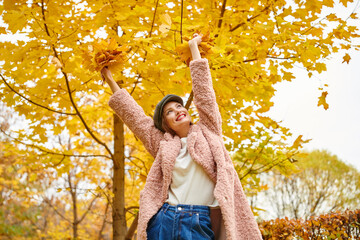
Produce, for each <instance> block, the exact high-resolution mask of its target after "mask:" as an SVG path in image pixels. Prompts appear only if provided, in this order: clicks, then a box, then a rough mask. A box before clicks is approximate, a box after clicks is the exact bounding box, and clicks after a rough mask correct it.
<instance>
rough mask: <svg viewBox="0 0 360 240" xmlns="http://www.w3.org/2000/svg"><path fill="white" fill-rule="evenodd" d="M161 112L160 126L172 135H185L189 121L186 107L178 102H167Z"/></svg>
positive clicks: (188, 127)
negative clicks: (161, 121) (161, 120)
mask: <svg viewBox="0 0 360 240" xmlns="http://www.w3.org/2000/svg"><path fill="white" fill-rule="evenodd" d="M163 113H164V114H163V117H162V119H163V123H162V126H163V127H164V129H165V131H167V132H170V133H173V135H175V134H177V135H178V136H179V137H180V138H182V137H186V136H187V133H188V132H189V129H190V123H191V118H190V115H189V112H188V111H187V109H186V108H185V107H184V106H183V105H182V104H180V103H178V102H168V103H166V105H165V107H164V111H163ZM174 133H175V134H174Z"/></svg>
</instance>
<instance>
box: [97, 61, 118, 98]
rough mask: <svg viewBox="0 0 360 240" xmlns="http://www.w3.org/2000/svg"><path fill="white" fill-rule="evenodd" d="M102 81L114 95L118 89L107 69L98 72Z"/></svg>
mask: <svg viewBox="0 0 360 240" xmlns="http://www.w3.org/2000/svg"><path fill="white" fill-rule="evenodd" d="M100 73H101V77H102V79H103V80H104V81H105V82H107V84H109V86H110V88H111V90H112V91H113V92H114V93H115V92H116V91H118V90H119V89H120V87H119V85H118V84H117V83H116V82H115V81H114V79H113V77H112V74H111V71H110V69H109V68H107V67H104V68H103V69H101V71H100Z"/></svg>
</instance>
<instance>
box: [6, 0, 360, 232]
mask: <svg viewBox="0 0 360 240" xmlns="http://www.w3.org/2000/svg"><path fill="white" fill-rule="evenodd" d="M290 7H291V8H290ZM290 9H291V10H290ZM1 11H2V15H1V17H2V24H1V35H0V39H1V45H2V47H1V52H0V56H1V59H0V61H1V64H2V69H1V78H2V82H1V85H0V87H1V88H0V93H1V100H2V105H1V109H2V113H1V118H0V119H1V130H2V135H1V138H0V139H1V155H0V157H1V174H2V175H1V198H2V199H1V200H2V203H3V204H2V205H1V215H0V216H1V222H2V223H1V225H0V227H1V228H0V231H1V232H0V236H1V237H4V238H5V239H6V238H10V239H11V238H13V239H22V238H26V239H28V238H33V239H38V238H39V239H40V238H45V239H47V238H49V239H64V238H73V239H82V238H91V239H111V238H113V239H124V238H125V236H127V237H129V236H132V235H133V230H134V228H135V227H136V224H133V223H134V222H136V217H137V209H138V197H139V196H138V195H139V191H140V190H141V189H142V187H143V184H144V181H145V179H146V174H147V171H148V170H149V167H150V166H151V162H152V159H151V157H149V155H147V154H145V153H144V152H145V150H144V149H143V147H142V145H141V143H140V141H138V140H137V139H136V138H134V136H133V135H132V134H131V133H130V132H129V131H128V130H127V129H126V128H125V129H122V127H121V126H120V125H121V122H117V120H116V118H115V117H113V115H112V113H111V110H110V109H109V107H108V106H107V100H108V98H109V96H110V90H109V89H108V88H107V87H106V86H103V85H102V84H101V78H100V76H99V73H98V71H96V68H97V67H99V62H96V58H95V57H94V55H95V52H96V51H102V50H109V51H114V50H116V49H117V47H118V46H117V44H121V45H123V46H126V48H123V49H120V50H119V51H123V52H126V54H127V55H126V57H125V58H118V59H117V61H116V65H114V66H112V67H113V68H114V72H115V76H116V77H117V79H118V82H119V84H120V85H121V86H122V87H124V88H126V89H127V90H128V91H129V92H130V93H131V94H133V96H134V98H135V99H136V100H137V101H138V102H139V104H140V105H142V106H143V107H144V110H145V112H146V113H147V114H149V115H151V114H152V112H153V109H154V104H155V103H156V102H157V101H158V100H159V99H161V97H162V96H163V95H164V94H165V93H176V94H179V95H182V96H184V99H186V100H188V99H189V96H190V92H191V84H190V83H191V82H190V79H189V70H188V68H187V66H186V62H187V61H188V60H189V55H188V54H187V53H186V40H188V38H189V37H190V36H191V34H192V33H193V32H195V31H200V32H201V33H202V34H204V35H206V34H207V33H210V35H209V36H207V38H206V39H205V41H204V44H203V46H202V47H203V54H204V55H205V57H207V58H208V59H209V61H210V63H211V67H212V75H213V78H214V88H215V91H216V93H217V98H218V103H219V107H220V110H221V113H222V116H223V120H224V121H223V122H224V125H223V128H224V136H226V138H225V141H226V142H227V143H228V146H227V147H228V149H229V151H231V152H232V153H233V161H234V164H235V166H236V169H237V171H238V173H239V177H240V179H241V181H242V183H243V186H244V189H245V191H246V193H247V195H248V196H249V201H250V202H251V204H252V207H253V209H254V212H255V213H256V215H257V217H258V220H259V221H261V220H263V219H265V220H268V219H271V218H275V217H284V216H288V217H290V218H294V217H300V218H303V219H309V218H310V217H311V216H314V215H319V214H326V213H328V212H330V211H335V210H341V211H342V212H343V211H345V210H346V209H351V210H355V209H356V206H359V205H358V200H357V199H358V198H359V173H358V171H359V169H360V165H359V164H360V162H359V161H358V160H357V155H358V146H359V144H360V127H359V125H358V124H357V122H358V119H359V115H360V109H359V108H358V106H357V103H358V102H359V100H360V99H359V98H360V97H359V95H358V91H359V90H360V84H359V80H360V77H359V67H358V66H360V65H359V64H360V59H359V35H358V34H359V30H358V29H357V27H358V26H359V19H358V15H357V14H358V12H359V1H345V0H342V1H339V2H337V1H332V0H327V1H307V2H306V1H259V2H257V3H253V2H248V3H244V2H241V3H240V2H238V1H229V0H228V1H226V0H225V1H121V2H119V3H118V2H115V1H102V2H98V1H81V0H74V1H60V0H58V1H51V0H48V1H45V0H42V1H20V0H19V1H9V0H5V1H2V6H1ZM194 21H195V22H196V24H194ZM351 26H354V27H351ZM99 39H102V40H101V41H100V42H99ZM110 39H115V40H116V41H115V42H117V44H115V45H111V44H109V41H108V40H110ZM96 44H97V45H96ZM94 46H98V48H95V50H94ZM209 48H211V49H212V51H211V52H209V51H208V49H209ZM184 49H185V50H184ZM184 51H185V52H184ZM91 58H93V59H92V60H93V61H92V62H87V61H86V60H85V59H91ZM325 65H326V67H325ZM325 92H326V93H327V96H326V94H325V96H326V97H325V96H324V93H325ZM190 99H191V98H190ZM190 101H191V100H190ZM327 104H328V105H327ZM76 109H77V110H76ZM193 110H194V106H193V105H191V106H190V111H193ZM69 113H70V114H69ZM193 115H194V118H195V119H196V112H195V111H193ZM268 117H270V118H268ZM113 118H114V119H115V120H116V121H115V122H114V124H113ZM119 123H120V124H119ZM113 127H114V129H113ZM290 133H291V134H290ZM117 136H118V137H119V136H120V137H119V138H117ZM121 136H124V138H121ZM113 139H115V141H114V140H113ZM309 139H312V140H311V141H308V140H309ZM123 140H125V145H122V142H123ZM114 142H115V144H116V143H118V144H117V146H118V148H117V149H115V150H113V147H112V145H113V143H114ZM304 150H307V151H308V153H307V154H304ZM121 153H122V154H121ZM299 153H302V154H300V155H299ZM313 155H316V157H315V158H310V160H309V158H307V156H313ZM334 155H336V156H337V157H336V156H334ZM121 162H123V163H124V165H121ZM342 162H345V163H346V164H347V165H346V164H342ZM302 163H309V164H303V165H302ZM329 164H330V165H329ZM350 165H352V166H354V167H351V166H350ZM114 166H115V168H114ZM314 169H318V170H320V173H316V174H320V175H313V176H312V177H313V178H309V175H306V174H310V173H312V171H313V170H314ZM85 170H86V171H85ZM121 173H125V174H121ZM301 174H303V175H301ZM279 176H280V177H279ZM304 176H305V177H306V178H309V179H312V180H313V181H315V180H316V179H322V178H321V177H319V176H325V178H324V179H325V180H327V181H325V180H324V182H323V183H321V182H320V181H319V182H318V183H317V185H316V186H317V187H316V186H312V187H313V189H312V190H314V191H315V192H312V190H309V189H310V187H311V186H310V184H309V183H307V185H306V184H305V183H304V182H302V181H303V180H302V177H304ZM314 176H315V177H314ZM345 176H346V177H345ZM329 177H331V179H332V182H329V181H328V179H327V178H329ZM121 179H123V180H121ZM289 179H295V180H296V181H299V182H295V185H296V186H298V185H299V184H300V186H302V185H306V186H309V189H305V190H304V189H298V190H299V191H303V192H300V193H302V194H304V196H305V194H310V195H316V194H315V193H322V192H321V191H320V190H319V189H318V188H319V186H321V184H324V186H323V188H325V186H329V185H332V187H333V188H329V189H327V190H328V191H329V192H332V193H334V192H337V191H338V192H339V193H340V194H339V195H336V194H333V196H331V194H330V197H329V198H328V199H326V200H324V202H323V205H322V206H321V208H319V209H315V208H314V206H312V205H311V202H310V203H306V204H308V205H306V204H305V203H303V204H304V205H301V204H300V205H301V206H300V207H299V209H298V210H296V211H295V212H298V213H300V215H301V216H294V215H292V214H291V213H290V212H289V211H283V212H281V213H280V212H279V211H276V207H274V206H272V205H271V204H269V199H270V198H271V192H272V191H273V193H274V194H275V195H276V194H277V195H278V194H279V192H276V191H280V190H279V189H275V188H272V183H273V182H274V181H273V180H276V181H280V180H281V181H282V183H283V186H284V187H285V188H286V186H289V185H286V184H289V181H288V180H289ZM344 179H345V180H344ZM117 181H118V182H117ZM315 182H316V181H315ZM337 182H339V184H337ZM290 183H291V184H294V182H290ZM296 183H297V184H296ZM330 183H331V184H330ZM119 186H123V187H119ZM116 187H118V188H116ZM122 191H123V192H122ZM294 191H295V190H294V189H293V192H294ZM266 193H267V195H266ZM310 195H309V196H310ZM335 195H336V197H335ZM122 196H123V197H122ZM283 196H285V195H283ZM285 198H286V197H285ZM288 200H290V199H288ZM314 201H315V200H314ZM264 202H267V203H264ZM275 202H279V201H276V199H275ZM283 204H284V205H283V206H282V207H285V208H287V209H290V208H291V206H290V205H291V204H289V203H288V202H286V201H284V202H283ZM334 206H336V207H334ZM292 210H294V208H292ZM315 210H316V211H315ZM293 212H294V211H293ZM331 216H332V217H333V215H331ZM125 219H126V221H125ZM337 231H338V234H343V232H342V230H341V229H340V230H337ZM134 236H136V234H135V235H134ZM329 236H335V237H336V234H335V235H331V234H330V235H329ZM283 237H284V236H283ZM285 237H286V236H285ZM285 237H284V238H285Z"/></svg>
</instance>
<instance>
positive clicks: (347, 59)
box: [342, 54, 351, 64]
mask: <svg viewBox="0 0 360 240" xmlns="http://www.w3.org/2000/svg"><path fill="white" fill-rule="evenodd" d="M343 59H344V61H342V63H344V62H346V63H347V64H349V61H350V59H351V57H350V55H349V54H345V56H344V57H343Z"/></svg>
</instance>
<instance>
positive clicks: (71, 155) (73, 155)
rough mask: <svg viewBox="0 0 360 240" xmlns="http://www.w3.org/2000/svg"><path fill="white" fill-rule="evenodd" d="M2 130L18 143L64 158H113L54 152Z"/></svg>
mask: <svg viewBox="0 0 360 240" xmlns="http://www.w3.org/2000/svg"><path fill="white" fill-rule="evenodd" d="M0 131H1V132H2V133H3V134H5V135H6V136H7V137H9V138H11V139H13V140H14V141H16V142H18V143H20V144H23V145H25V146H28V147H31V148H35V149H37V150H39V151H41V152H43V153H46V154H51V155H57V156H63V157H64V158H65V157H79V158H80V157H104V158H109V159H111V157H109V156H106V155H96V154H95V155H81V154H80V155H75V154H65V153H59V152H52V151H49V150H47V149H43V148H42V147H40V146H36V145H35V144H29V143H25V142H22V141H20V140H19V139H17V138H15V137H13V136H10V135H9V134H8V133H6V132H5V131H3V130H2V129H0ZM59 164H60V163H57V164H55V165H53V167H54V166H57V165H59Z"/></svg>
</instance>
